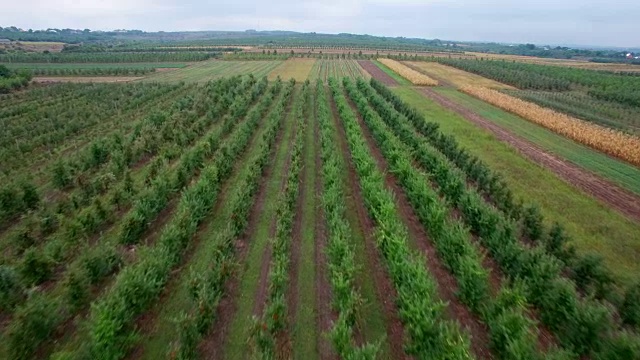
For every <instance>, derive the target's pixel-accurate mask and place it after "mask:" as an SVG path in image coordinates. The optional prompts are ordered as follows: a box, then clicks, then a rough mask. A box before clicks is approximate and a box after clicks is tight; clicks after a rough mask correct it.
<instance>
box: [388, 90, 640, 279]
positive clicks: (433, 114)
mask: <svg viewBox="0 0 640 360" xmlns="http://www.w3.org/2000/svg"><path fill="white" fill-rule="evenodd" d="M394 92H395V93H396V94H397V95H398V96H400V97H401V98H402V99H403V100H404V101H406V102H407V103H409V104H410V105H411V106H413V107H415V108H416V109H418V110H419V111H420V112H421V113H423V114H424V115H425V117H426V118H427V119H428V120H429V121H434V122H437V123H439V124H440V127H441V129H442V131H443V132H444V133H445V134H451V135H454V136H455V137H456V139H457V140H458V142H459V143H460V144H461V145H462V146H464V147H465V148H467V149H468V150H469V151H470V152H471V153H472V154H474V155H476V156H478V157H479V158H480V159H482V160H483V161H485V162H486V163H487V164H488V165H489V166H491V168H492V169H494V170H496V171H499V172H500V173H502V174H503V175H504V177H505V180H506V181H507V183H508V184H509V185H510V187H511V189H512V190H513V191H514V193H515V195H516V196H518V197H521V198H522V199H523V200H524V201H525V202H529V203H531V202H533V203H537V204H538V205H540V207H541V211H542V213H543V214H544V216H545V219H546V221H547V223H550V222H552V221H557V222H559V223H560V224H562V225H563V226H564V227H565V228H566V229H567V232H568V234H569V235H571V237H572V240H573V244H575V246H576V247H577V249H578V251H579V252H582V253H585V252H590V253H591V252H592V253H597V254H599V255H601V256H602V257H603V258H604V260H605V263H606V264H607V266H608V267H609V268H610V269H611V271H612V272H613V274H614V275H615V276H616V278H617V279H618V280H620V281H622V282H623V283H626V284H629V283H631V282H633V281H636V280H637V274H638V273H639V272H640V261H638V259H640V238H639V236H638V234H640V224H637V223H634V222H633V221H631V220H629V219H627V218H626V217H624V216H623V215H621V214H619V213H618V212H616V211H615V210H612V209H611V208H609V207H607V206H606V205H604V204H602V203H600V202H599V201H597V200H595V199H594V198H592V197H590V196H589V195H586V194H585V193H583V192H582V191H580V190H578V189H576V188H574V187H573V186H571V185H569V184H567V183H565V182H564V181H563V180H561V179H560V178H559V177H557V176H556V175H555V174H553V173H552V172H551V171H549V170H547V169H545V168H542V167H540V166H538V165H537V164H535V163H533V162H531V161H529V160H527V159H525V158H524V157H522V156H521V155H520V154H519V153H518V152H517V151H516V150H515V149H514V148H512V147H510V146H509V145H507V144H505V143H502V142H500V141H499V140H498V139H496V138H495V137H494V136H493V135H492V134H490V133H489V132H488V131H486V130H483V129H480V128H479V127H477V126H475V125H474V124H472V123H470V122H468V121H467V120H465V119H464V118H462V117H461V116H459V115H458V114H456V113H454V112H453V111H451V110H448V109H445V108H443V107H442V106H440V105H439V104H437V103H435V102H433V101H432V100H430V99H427V98H426V97H425V96H423V95H422V94H420V93H418V92H417V90H414V89H412V88H406V87H404V88H396V89H394Z"/></svg>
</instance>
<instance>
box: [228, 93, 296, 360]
mask: <svg viewBox="0 0 640 360" xmlns="http://www.w3.org/2000/svg"><path fill="white" fill-rule="evenodd" d="M296 89H297V90H296V91H295V93H294V95H295V102H298V101H300V97H299V94H300V91H299V89H298V88H297V87H296ZM293 109H295V103H294V105H293ZM293 115H294V112H293V111H291V112H290V113H289V114H288V115H287V116H286V120H285V124H284V128H283V129H282V132H283V133H282V140H281V142H280V145H279V146H278V148H277V151H276V154H275V160H274V163H273V166H272V169H271V176H270V177H269V178H268V179H266V180H265V181H266V190H265V192H266V194H265V198H264V205H263V208H262V211H261V216H260V219H259V220H258V222H257V224H256V226H255V229H254V232H253V233H252V234H251V237H250V239H249V252H248V254H247V258H246V259H245V262H244V264H242V269H240V272H239V274H238V276H239V277H240V279H241V280H240V290H239V292H238V298H237V299H236V309H237V311H236V313H235V314H234V318H233V320H232V321H231V324H229V327H228V335H227V338H226V343H225V345H224V347H225V349H224V354H225V358H226V359H245V358H246V357H247V340H248V339H249V331H250V328H251V325H252V321H253V320H252V315H253V314H252V312H253V307H254V302H255V297H256V293H257V291H258V286H259V284H260V271H261V267H262V256H263V254H264V252H265V251H266V250H267V246H270V245H269V239H270V235H271V234H270V231H271V227H272V224H273V222H274V216H275V214H276V206H277V205H278V197H279V195H280V189H281V186H282V178H283V176H285V169H284V167H285V163H286V160H287V157H288V154H289V153H290V150H291V148H292V146H293V144H292V141H291V140H292V139H291V134H292V132H293V123H294V121H295V119H294V116H293Z"/></svg>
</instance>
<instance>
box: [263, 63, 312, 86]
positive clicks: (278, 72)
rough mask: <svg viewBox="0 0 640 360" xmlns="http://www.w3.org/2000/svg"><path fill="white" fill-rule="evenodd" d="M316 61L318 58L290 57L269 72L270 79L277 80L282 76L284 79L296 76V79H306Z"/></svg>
mask: <svg viewBox="0 0 640 360" xmlns="http://www.w3.org/2000/svg"><path fill="white" fill-rule="evenodd" d="M315 63H316V59H299V58H293V59H289V60H287V61H285V62H283V63H282V64H280V66H278V67H277V68H275V69H273V70H272V71H271V72H270V73H269V80H275V79H276V78H277V77H278V76H280V77H281V78H282V79H283V80H288V79H291V78H294V79H296V81H305V80H307V79H308V78H309V73H311V69H312V68H313V65H314V64H315Z"/></svg>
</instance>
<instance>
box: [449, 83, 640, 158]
mask: <svg viewBox="0 0 640 360" xmlns="http://www.w3.org/2000/svg"><path fill="white" fill-rule="evenodd" d="M461 90H462V91H463V92H465V93H467V94H469V95H472V96H475V97H477V98H479V99H481V100H484V101H486V102H488V103H490V104H493V105H495V106H498V107H500V108H502V109H504V110H507V111H509V112H512V113H514V114H516V115H519V116H522V117H523V118H525V119H527V120H529V121H532V122H534V123H536V124H538V125H542V126H544V127H546V128H547V129H549V130H552V131H554V132H556V133H558V134H561V135H563V136H566V137H568V138H570V139H572V140H575V141H577V142H579V143H582V144H585V145H587V146H590V147H592V148H594V149H597V150H600V151H603V152H605V153H607V154H609V155H612V156H615V157H618V158H620V159H622V160H625V161H628V162H630V163H631V164H634V165H640V138H638V137H635V136H632V135H628V134H624V133H622V132H619V131H615V130H611V129H607V128H604V127H602V126H598V125H595V124H591V123H587V122H585V121H582V120H579V119H576V118H574V117H571V116H567V115H564V114H561V113H559V112H556V111H553V110H550V109H547V108H544V107H541V106H539V105H536V104H533V103H530V102H527V101H524V100H520V99H518V98H515V97H512V96H509V95H506V94H503V93H501V92H499V91H496V90H492V89H488V88H484V87H478V86H465V87H463V88H461Z"/></svg>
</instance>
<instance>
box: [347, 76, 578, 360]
mask: <svg viewBox="0 0 640 360" xmlns="http://www.w3.org/2000/svg"><path fill="white" fill-rule="evenodd" d="M344 83H345V87H346V89H347V92H348V93H349V95H350V96H351V98H352V99H353V101H354V103H355V104H356V105H357V106H358V109H359V112H360V114H362V117H363V120H364V122H365V124H366V125H367V127H368V128H369V129H370V131H371V133H372V134H373V137H374V139H375V140H376V142H377V144H378V146H379V148H380V149H381V151H382V153H383V156H384V157H385V158H386V159H387V162H388V164H389V170H390V171H391V172H393V173H394V175H395V176H396V178H397V179H398V182H399V184H400V186H401V187H402V188H403V190H404V192H405V193H406V194H407V198H408V200H409V202H410V203H411V205H412V207H413V209H414V213H415V214H416V216H417V217H418V219H419V220H420V222H421V224H422V225H423V227H424V228H425V230H427V232H428V233H429V237H430V239H431V241H433V243H434V245H435V247H436V249H437V252H438V256H439V258H440V259H441V261H442V262H443V263H444V265H445V266H446V267H447V268H448V269H449V271H450V272H451V273H452V274H453V275H454V277H455V278H456V280H457V285H458V289H457V296H458V298H459V299H460V301H461V302H462V303H463V304H465V305H466V306H467V307H468V308H469V309H470V310H471V311H472V312H473V313H475V314H476V315H478V317H479V318H480V319H481V320H482V321H483V322H484V323H485V324H486V325H487V326H488V329H489V339H490V345H491V348H492V350H493V351H494V353H495V354H496V355H497V356H498V357H499V358H503V359H519V358H525V359H540V360H542V359H550V358H553V359H569V358H571V357H570V356H569V355H568V354H565V353H562V352H557V351H556V350H551V351H549V352H547V353H542V352H541V351H540V350H539V349H538V329H537V327H536V325H535V322H534V321H533V320H532V319H531V318H530V317H529V315H528V314H527V311H528V309H527V306H526V304H527V300H526V295H525V292H524V291H523V289H520V288H519V287H513V286H511V285H510V284H508V283H507V282H506V281H503V282H501V284H500V285H499V289H491V285H490V280H489V271H490V269H487V268H486V267H485V266H484V265H483V252H482V249H481V248H479V247H478V246H477V245H476V244H475V243H474V242H473V241H472V236H471V234H470V233H469V231H468V230H467V228H466V226H467V224H465V223H463V222H462V221H460V220H458V219H456V218H455V216H454V215H453V213H454V208H452V205H454V206H455V207H458V206H459V205H460V202H461V197H462V196H464V189H465V180H466V178H465V177H464V176H463V175H462V173H461V172H455V171H453V170H452V166H451V165H450V164H449V163H447V162H444V161H440V162H438V161H437V160H442V159H437V158H434V156H433V155H432V153H431V152H430V146H429V145H428V143H427V142H426V140H424V139H421V138H420V136H419V135H418V134H417V133H416V132H415V130H414V129H413V128H412V126H411V125H410V124H409V123H408V121H406V119H401V118H400V115H399V114H397V113H395V109H393V107H391V105H390V104H388V103H387V102H386V101H385V100H384V99H383V98H382V97H381V96H380V95H378V94H377V93H375V90H373V89H372V88H371V87H370V86H369V85H368V84H367V83H366V82H365V81H364V80H362V79H360V80H359V81H358V85H357V87H356V86H355V85H354V84H353V83H351V82H350V81H348V80H347V79H345V81H344ZM374 108H375V110H374ZM403 120H404V121H403ZM414 161H415V163H417V164H419V165H421V166H420V167H421V168H422V169H421V170H422V171H421V170H418V169H417V168H416V167H415V166H414V165H413V162H414ZM425 171H426V172H425ZM432 179H433V180H432ZM433 185H435V186H433ZM432 186H433V187H432ZM436 189H438V190H439V192H440V194H438V192H436ZM492 292H495V293H492Z"/></svg>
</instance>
